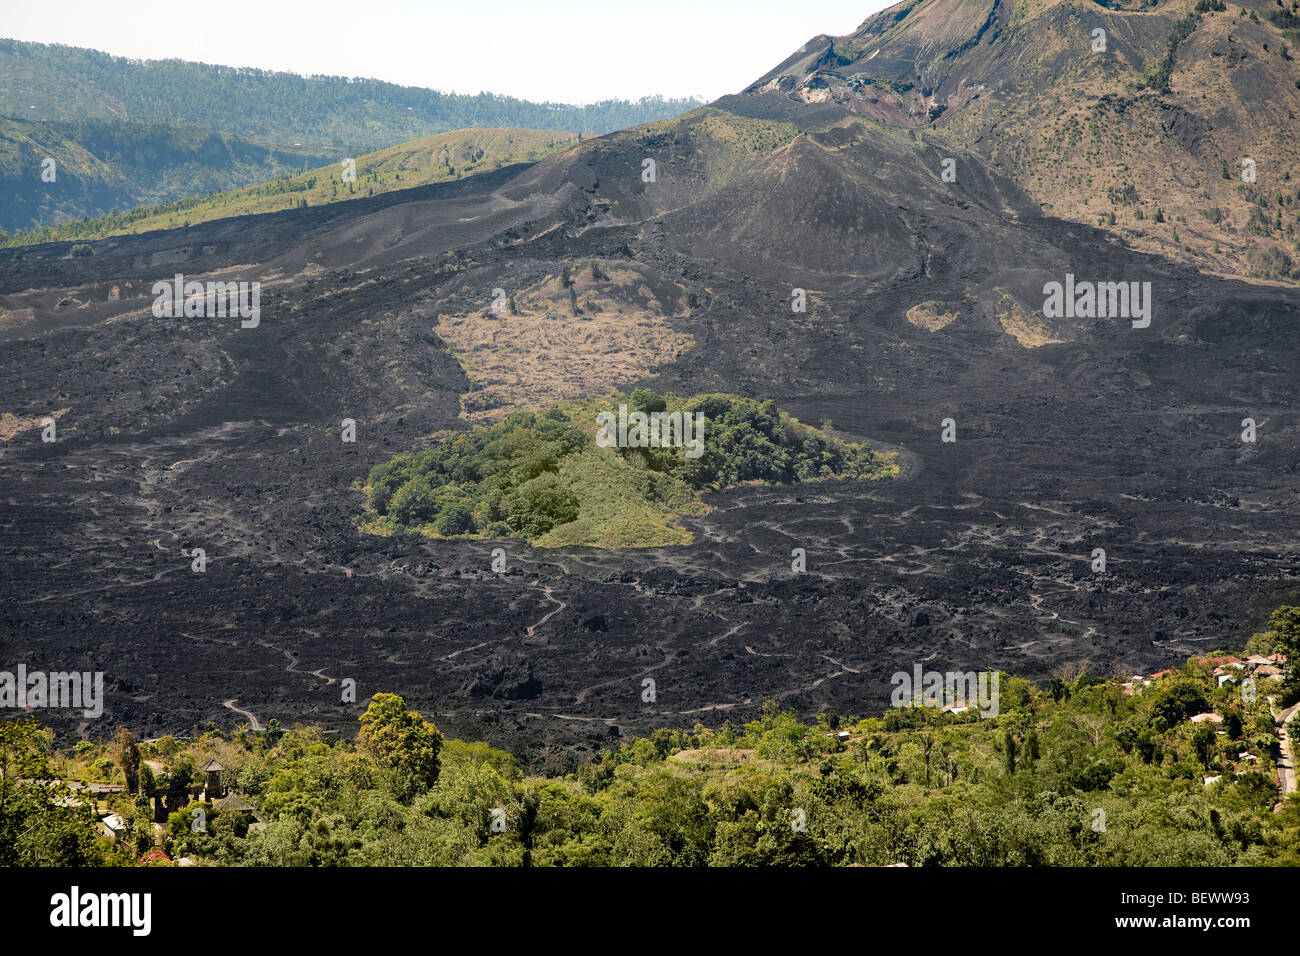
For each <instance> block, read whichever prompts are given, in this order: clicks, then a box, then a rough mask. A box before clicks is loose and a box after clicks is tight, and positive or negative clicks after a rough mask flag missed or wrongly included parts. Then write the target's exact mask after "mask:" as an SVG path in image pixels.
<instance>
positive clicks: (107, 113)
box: [0, 39, 700, 152]
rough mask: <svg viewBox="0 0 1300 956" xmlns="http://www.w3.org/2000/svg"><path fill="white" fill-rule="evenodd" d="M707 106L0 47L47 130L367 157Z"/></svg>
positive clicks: (23, 108)
mask: <svg viewBox="0 0 1300 956" xmlns="http://www.w3.org/2000/svg"><path fill="white" fill-rule="evenodd" d="M698 105H700V103H699V101H697V100H665V99H663V98H661V97H646V98H643V99H641V100H639V101H636V102H631V101H628V100H605V101H603V102H600V103H595V104H592V105H589V106H568V105H565V104H558V103H531V102H528V101H526V100H518V99H514V98H513V97H509V96H496V95H494V94H491V93H480V94H478V95H476V96H467V95H463V94H448V93H440V92H438V91H437V90H428V89H423V88H420V87H414V86H398V85H396V84H394V83H384V82H381V81H379V80H369V79H350V78H347V77H341V76H310V77H307V76H299V75H297V74H294V73H277V72H272V71H269V70H257V69H248V68H232V67H226V66H210V65H207V64H203V63H190V62H186V61H183V60H148V61H140V60H130V59H127V58H125V57H118V56H111V55H109V54H107V53H100V52H98V51H95V50H86V49H81V48H78V47H69V46H61V45H47V44H41V43H25V42H22V41H18V40H7V39H6V40H0V113H6V114H9V115H12V116H21V117H24V118H36V119H46V120H73V119H85V118H94V119H116V120H135V121H139V122H150V123H169V124H194V125H198V126H207V127H210V128H212V129H218V130H223V131H225V132H227V133H231V134H232V135H235V136H239V137H242V138H244V139H251V140H258V141H261V142H267V143H275V144H289V143H302V144H304V145H308V146H311V147H321V146H327V147H334V148H337V149H342V150H344V151H355V152H366V151H368V150H373V149H379V148H382V147H385V146H392V145H394V144H396V143H401V142H405V141H408V140H412V139H416V138H417V137H421V136H428V135H430V134H432V133H441V132H446V131H447V130H453V129H465V128H468V127H521V128H527V129H553V130H572V131H575V132H581V133H593V134H595V133H607V132H609V131H611V130H616V129H622V128H625V127H628V126H634V125H636V124H638V123H645V122H649V121H651V120H656V119H661V118H664V117H667V116H675V115H677V114H679V113H683V112H685V111H686V110H689V109H692V108H694V107H696V106H698Z"/></svg>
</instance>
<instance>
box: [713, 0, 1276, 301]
mask: <svg viewBox="0 0 1300 956" xmlns="http://www.w3.org/2000/svg"><path fill="white" fill-rule="evenodd" d="M1097 30H1104V31H1105V37H1104V39H1105V49H1104V50H1101V49H1098V50H1094V46H1100V44H1099V43H1097V41H1098V40H1099V39H1100V38H1101V37H1100V35H1098V34H1096V33H1095V32H1094V31H1097ZM1296 46H1300V3H1297V0H1245V3H1244V4H1237V3H1227V4H1224V3H1223V2H1221V0H1164V2H1155V3H1149V2H1142V0H1139V2H1128V0H1116V2H1113V3H1108V4H1107V5H1105V6H1101V5H1097V4H1094V3H1090V2H1075V0H905V2H904V3H900V4H897V5H895V6H893V7H890V8H889V9H888V10H885V11H883V12H881V13H879V14H876V15H875V16H873V17H871V18H870V19H868V20H867V21H866V22H865V23H864V24H863V25H862V26H861V27H860V28H859V29H858V30H857V31H856V32H855V33H852V34H850V35H848V36H845V37H838V38H832V37H828V36H818V37H814V38H813V39H812V40H810V41H808V43H806V44H805V45H804V47H803V48H802V49H801V50H800V51H798V52H796V53H795V54H794V55H793V56H791V57H790V58H788V59H787V60H786V61H785V62H783V63H782V64H780V65H779V66H778V67H776V69H774V70H772V71H771V72H769V73H768V74H766V75H765V76H763V77H761V78H760V79H759V80H758V81H756V82H755V83H754V84H752V85H751V86H750V87H749V88H748V89H747V90H746V91H745V93H744V95H742V97H740V99H753V98H765V97H784V98H787V99H790V100H794V101H796V102H799V103H802V104H818V103H823V104H831V103H833V104H837V105H839V106H840V107H843V108H846V109H848V110H850V111H852V112H854V113H857V114H859V115H861V116H864V117H867V118H869V119H872V120H875V121H878V122H881V123H886V124H889V125H892V126H899V127H904V128H911V129H927V130H929V131H930V132H931V133H932V134H933V135H935V136H936V137H938V138H939V140H940V141H941V142H944V143H948V144H950V145H951V146H952V147H954V148H958V149H965V150H970V151H971V152H974V153H976V154H978V155H981V156H983V157H984V158H986V159H988V160H989V161H991V164H992V166H993V167H994V168H995V169H997V170H999V171H1001V172H1003V173H1004V174H1006V175H1008V176H1010V177H1011V178H1012V179H1014V180H1015V181H1016V182H1017V183H1018V184H1019V185H1020V186H1021V187H1022V188H1024V189H1025V190H1026V191H1027V192H1028V193H1029V194H1030V195H1031V196H1032V197H1033V198H1034V199H1035V200H1036V201H1037V202H1039V203H1040V205H1041V206H1042V208H1043V210H1044V211H1045V212H1048V213H1050V214H1052V215H1055V216H1060V217H1063V218H1067V219H1073V220H1075V221H1077V222H1082V223H1088V224H1090V225H1099V226H1101V227H1103V228H1105V229H1107V230H1108V231H1109V232H1111V233H1112V234H1114V235H1117V236H1122V237H1123V238H1124V239H1126V240H1127V241H1129V242H1131V243H1132V244H1133V245H1134V246H1135V247H1137V248H1140V249H1144V250H1147V251H1152V252H1159V253H1161V254H1163V255H1166V256H1168V257H1170V258H1172V259H1176V260H1181V261H1184V262H1188V263H1190V264H1193V265H1195V266H1197V267H1198V268H1200V269H1203V270H1206V271H1211V272H1221V273H1230V274H1236V275H1252V276H1256V277H1261V278H1272V279H1291V280H1296V279H1300V265H1298V264H1297V260H1300V255H1297V253H1298V252H1300V133H1298V130H1300V122H1297V118H1296V117H1297V113H1300V65H1298V64H1297V62H1296V60H1295V56H1294V53H1293V49H1294V48H1295V47H1296ZM727 99H728V100H729V99H731V98H727ZM724 102H725V101H724ZM1246 160H1253V161H1254V163H1253V181H1252V178H1251V170H1250V167H1251V164H1246V163H1245V161H1246ZM1243 173H1246V176H1245V177H1243ZM958 177H959V180H960V170H959V171H958Z"/></svg>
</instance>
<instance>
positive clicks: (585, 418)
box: [360, 389, 898, 548]
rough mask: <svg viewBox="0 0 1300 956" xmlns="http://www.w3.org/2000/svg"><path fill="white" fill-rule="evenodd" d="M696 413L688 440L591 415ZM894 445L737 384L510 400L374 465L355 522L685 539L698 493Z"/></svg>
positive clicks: (629, 541) (844, 463)
mask: <svg viewBox="0 0 1300 956" xmlns="http://www.w3.org/2000/svg"><path fill="white" fill-rule="evenodd" d="M620 405H625V406H627V407H628V408H629V409H631V410H632V411H633V412H640V413H642V414H645V415H653V414H655V413H662V414H663V415H668V416H677V415H680V416H682V417H683V418H686V417H687V416H690V418H689V419H688V420H689V421H698V420H699V417H700V416H703V421H704V423H705V424H704V432H703V435H702V436H696V437H698V438H700V443H699V445H698V446H695V447H694V448H688V447H677V446H672V447H601V444H600V443H598V441H597V434H598V428H597V416H598V415H601V414H602V413H614V412H617V410H618V409H619V406H620ZM895 457H896V456H895V455H894V454H892V453H879V452H875V451H873V450H872V449H871V448H870V447H868V446H867V445H864V444H854V443H851V442H846V441H841V440H839V439H837V438H833V437H832V436H831V435H830V434H829V433H828V432H827V430H826V429H825V428H814V427H811V426H809V425H805V424H803V423H801V422H799V421H798V420H796V419H794V418H791V417H790V416H789V415H787V414H785V413H784V412H782V411H780V410H779V409H778V408H777V407H776V406H775V404H773V403H772V402H771V401H762V402H760V401H755V400H752V399H747V398H741V397H738V396H735V395H725V394H710V395H695V396H682V395H676V394H671V393H670V394H666V395H659V394H656V393H654V392H652V391H649V390H646V389H636V390H635V391H633V392H632V393H631V394H630V395H615V396H612V397H609V398H603V399H587V400H580V401H572V402H566V403H563V404H560V405H557V406H555V407H553V408H550V409H547V410H545V411H541V412H515V413H514V414H511V415H509V416H508V417H506V418H505V419H503V420H502V421H500V422H498V423H496V424H495V425H492V426H490V427H487V428H483V429H479V430H476V431H472V432H468V433H463V434H456V435H453V436H450V437H448V438H446V440H445V441H443V442H441V443H440V444H439V445H438V446H437V447H435V448H431V449H429V450H426V451H416V452H408V453H404V454H400V455H397V456H396V457H395V458H393V459H391V460H390V461H387V462H384V463H383V464H381V465H377V466H375V467H374V468H373V469H371V471H370V475H369V479H368V481H367V482H366V485H365V491H366V496H367V506H368V507H367V509H366V511H365V513H364V514H363V515H362V516H361V519H360V524H361V527H362V528H363V529H364V530H366V531H370V532H373V533H378V534H393V533H397V532H401V531H414V532H419V533H421V534H425V535H429V536H432V537H459V536H475V537H483V538H504V537H523V538H526V539H527V540H528V541H529V542H530V543H532V544H534V545H536V546H538V547H546V548H555V547H569V546H577V545H588V546H592V547H600V548H636V547H660V546H664V545H680V544H689V543H690V541H691V535H690V532H689V531H687V530H686V529H685V528H683V527H681V526H680V525H679V524H678V523H677V519H678V518H680V517H682V516H685V515H698V514H703V513H705V512H706V511H707V510H708V507H707V506H706V505H705V504H704V502H703V500H702V498H701V495H702V494H703V493H705V492H708V491H716V490H719V489H722V488H727V487H731V486H734V485H740V484H744V483H748V482H754V483H766V484H790V483H793V482H801V481H818V480H822V479H827V478H856V479H877V478H887V477H892V476H894V475H896V474H897V473H898V467H897V465H896V464H895V463H894V458H895Z"/></svg>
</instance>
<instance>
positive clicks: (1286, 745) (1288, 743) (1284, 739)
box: [1269, 698, 1300, 802]
mask: <svg viewBox="0 0 1300 956" xmlns="http://www.w3.org/2000/svg"><path fill="white" fill-rule="evenodd" d="M1272 705H1273V699H1272V698H1269V707H1270V709H1271V708H1272ZM1297 711H1300V703H1297V704H1292V705H1291V706H1290V707H1289V708H1287V709H1286V710H1284V711H1282V714H1281V716H1280V717H1279V716H1275V717H1274V719H1275V720H1277V721H1278V732H1277V736H1278V742H1279V748H1280V749H1281V751H1282V756H1281V757H1280V758H1279V759H1278V762H1277V776H1278V783H1279V784H1280V785H1281V788H1282V801H1283V802H1285V801H1286V799H1287V798H1288V797H1289V796H1291V794H1293V793H1295V786H1296V777H1295V742H1294V741H1293V740H1292V739H1291V735H1290V734H1289V733H1287V728H1286V725H1287V724H1288V723H1289V722H1290V721H1291V718H1292V717H1294V716H1295V715H1296V712H1297Z"/></svg>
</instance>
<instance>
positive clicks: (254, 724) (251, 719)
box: [221, 697, 266, 730]
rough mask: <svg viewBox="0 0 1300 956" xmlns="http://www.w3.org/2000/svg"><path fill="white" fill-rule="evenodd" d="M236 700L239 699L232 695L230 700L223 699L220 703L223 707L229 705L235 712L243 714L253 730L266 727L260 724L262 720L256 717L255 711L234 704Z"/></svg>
mask: <svg viewBox="0 0 1300 956" xmlns="http://www.w3.org/2000/svg"><path fill="white" fill-rule="evenodd" d="M238 700H239V698H238V697H232V698H230V700H223V701H222V702H221V704H222V706H223V707H229V708H230V709H231V710H233V711H234V712H235V713H237V714H243V715H244V716H245V717H247V718H248V726H249V727H251V728H252V729H253V730H265V729H266V728H265V727H263V726H262V722H261V721H260V720H258V719H257V715H256V714H255V713H253V712H252V711H251V710H244V709H243V708H242V707H236V706H235V704H236V702H237V701H238Z"/></svg>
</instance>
